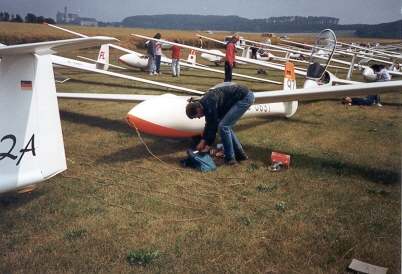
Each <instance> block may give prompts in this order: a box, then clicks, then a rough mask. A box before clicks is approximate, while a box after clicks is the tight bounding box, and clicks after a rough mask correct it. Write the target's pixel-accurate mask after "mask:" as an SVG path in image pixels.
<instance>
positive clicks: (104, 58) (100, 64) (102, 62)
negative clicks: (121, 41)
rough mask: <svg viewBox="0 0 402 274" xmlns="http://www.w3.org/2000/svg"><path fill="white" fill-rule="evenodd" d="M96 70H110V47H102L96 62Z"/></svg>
mask: <svg viewBox="0 0 402 274" xmlns="http://www.w3.org/2000/svg"><path fill="white" fill-rule="evenodd" d="M96 68H97V69H103V70H108V68H109V45H108V44H104V45H102V46H101V48H100V50H99V54H98V59H97V60H96Z"/></svg>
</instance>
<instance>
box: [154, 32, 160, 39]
mask: <svg viewBox="0 0 402 274" xmlns="http://www.w3.org/2000/svg"><path fill="white" fill-rule="evenodd" d="M161 37H162V35H161V34H160V33H159V32H158V33H157V34H155V36H154V38H155V39H161Z"/></svg>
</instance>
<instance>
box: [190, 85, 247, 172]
mask: <svg viewBox="0 0 402 274" xmlns="http://www.w3.org/2000/svg"><path fill="white" fill-rule="evenodd" d="M253 103H254V94H253V92H251V91H250V90H249V89H248V88H247V87H245V86H241V85H237V84H234V83H223V84H220V85H217V86H215V87H213V88H211V89H210V90H209V91H208V92H207V93H205V94H204V96H202V98H201V99H200V100H196V101H190V102H189V103H188V104H187V106H186V114H187V116H188V117H189V118H190V119H194V118H201V117H203V116H205V127H204V132H203V134H202V139H201V141H200V142H199V143H198V145H197V150H198V151H201V152H206V151H208V150H209V149H210V146H211V145H212V144H213V143H214V141H215V138H216V132H217V131H218V130H219V135H220V137H221V141H222V144H223V149H224V153H225V163H226V164H229V165H234V164H236V163H237V161H243V160H247V159H248V157H247V155H246V153H245V152H244V150H243V147H242V145H241V144H240V142H239V139H237V137H236V135H235V133H234V131H233V129H232V128H233V126H234V125H235V124H236V122H237V121H238V120H239V119H240V117H241V116H242V115H243V114H244V113H245V112H246V111H247V110H248V108H249V107H250V106H251V105H252V104H253ZM236 160H237V161H236Z"/></svg>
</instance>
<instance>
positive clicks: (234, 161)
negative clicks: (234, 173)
mask: <svg viewBox="0 0 402 274" xmlns="http://www.w3.org/2000/svg"><path fill="white" fill-rule="evenodd" d="M225 165H228V166H234V165H237V162H236V160H235V159H231V160H225Z"/></svg>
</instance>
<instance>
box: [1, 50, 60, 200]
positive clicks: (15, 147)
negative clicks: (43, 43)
mask: <svg viewBox="0 0 402 274" xmlns="http://www.w3.org/2000/svg"><path fill="white" fill-rule="evenodd" d="M0 98H1V100H0V124H1V126H0V174H1V176H0V177H1V180H0V193H3V192H8V191H13V190H20V189H25V188H27V187H29V186H31V185H33V184H35V183H37V182H41V181H44V180H46V179H48V178H50V177H52V176H54V175H56V174H58V173H60V172H62V171H63V170H65V169H66V158H65V153H64V143H63V135H62V130H61V124H60V116H59V108H58V103H57V97H56V87H55V83H54V76H53V67H52V63H51V59H50V55H34V54H24V53H22V54H15V55H6V56H2V60H1V63H0Z"/></svg>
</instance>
